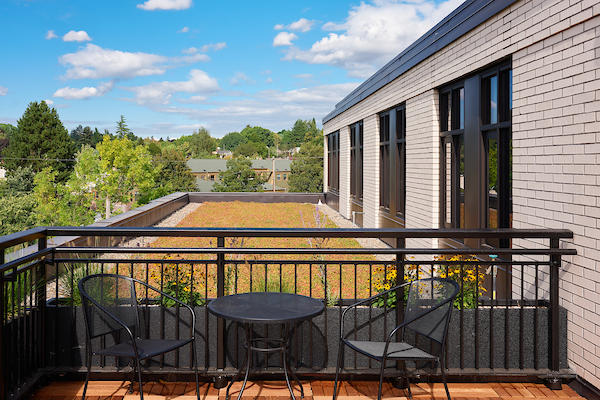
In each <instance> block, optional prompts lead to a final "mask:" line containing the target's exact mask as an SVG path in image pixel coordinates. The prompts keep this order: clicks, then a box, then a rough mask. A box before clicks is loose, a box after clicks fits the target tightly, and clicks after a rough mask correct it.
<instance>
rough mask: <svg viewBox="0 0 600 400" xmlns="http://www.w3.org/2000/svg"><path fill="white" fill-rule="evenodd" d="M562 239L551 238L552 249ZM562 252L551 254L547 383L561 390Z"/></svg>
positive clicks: (557, 245) (552, 387) (555, 247)
mask: <svg viewBox="0 0 600 400" xmlns="http://www.w3.org/2000/svg"><path fill="white" fill-rule="evenodd" d="M559 245H560V241H559V239H558V238H557V237H552V238H551V239H550V249H551V250H555V249H558V248H559ZM560 267H561V256H560V254H551V255H550V315H549V316H548V345H549V347H550V348H549V349H548V350H549V351H548V369H550V374H549V377H548V380H547V383H546V385H547V386H548V387H549V388H550V389H554V390H560V389H561V382H560V379H559V378H558V374H559V369H560V308H559V272H560Z"/></svg>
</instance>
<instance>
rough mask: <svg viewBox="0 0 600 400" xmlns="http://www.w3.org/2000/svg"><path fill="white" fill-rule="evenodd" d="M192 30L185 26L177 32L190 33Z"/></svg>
mask: <svg viewBox="0 0 600 400" xmlns="http://www.w3.org/2000/svg"><path fill="white" fill-rule="evenodd" d="M189 31H190V28H189V27H187V26H184V27H183V28H181V29H180V30H178V31H177V33H186V32H189Z"/></svg>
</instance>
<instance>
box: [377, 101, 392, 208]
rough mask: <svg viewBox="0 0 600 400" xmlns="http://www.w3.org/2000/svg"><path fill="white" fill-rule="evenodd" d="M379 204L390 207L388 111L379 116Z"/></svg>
mask: <svg viewBox="0 0 600 400" xmlns="http://www.w3.org/2000/svg"><path fill="white" fill-rule="evenodd" d="M379 205H380V206H381V207H383V208H385V209H387V210H389V208H390V113H389V111H388V112H386V113H384V114H381V115H380V116H379Z"/></svg>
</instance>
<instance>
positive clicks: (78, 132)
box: [70, 125, 102, 151]
mask: <svg viewBox="0 0 600 400" xmlns="http://www.w3.org/2000/svg"><path fill="white" fill-rule="evenodd" d="M70 136H71V140H73V143H74V144H75V148H76V149H77V151H79V150H80V149H81V147H83V146H84V145H88V146H92V147H96V145H97V144H98V143H100V142H101V141H102V134H101V133H100V132H99V131H98V128H94V130H92V128H90V127H89V126H86V127H85V128H84V127H83V126H81V125H79V126H78V127H77V128H75V129H73V130H72V131H71V135H70Z"/></svg>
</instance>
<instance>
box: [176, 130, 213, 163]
mask: <svg viewBox="0 0 600 400" xmlns="http://www.w3.org/2000/svg"><path fill="white" fill-rule="evenodd" d="M175 144H176V146H177V147H179V148H180V149H181V150H182V151H184V153H185V154H186V156H188V157H191V158H206V157H210V156H211V155H212V152H213V151H215V150H216V149H217V139H215V138H213V137H211V136H210V133H209V132H208V130H207V129H206V128H200V129H198V130H197V131H196V132H194V133H193V134H191V135H190V136H182V137H180V138H179V139H177V140H176V141H175Z"/></svg>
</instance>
